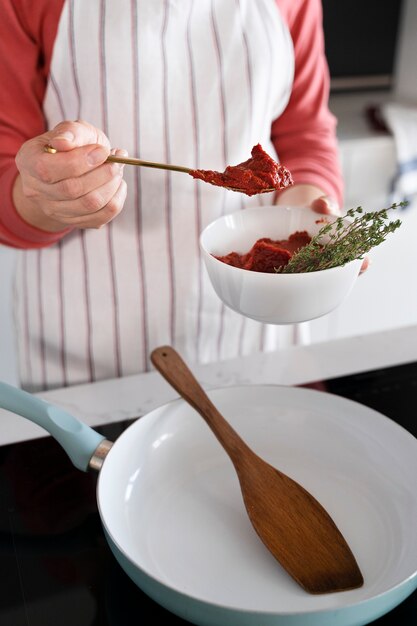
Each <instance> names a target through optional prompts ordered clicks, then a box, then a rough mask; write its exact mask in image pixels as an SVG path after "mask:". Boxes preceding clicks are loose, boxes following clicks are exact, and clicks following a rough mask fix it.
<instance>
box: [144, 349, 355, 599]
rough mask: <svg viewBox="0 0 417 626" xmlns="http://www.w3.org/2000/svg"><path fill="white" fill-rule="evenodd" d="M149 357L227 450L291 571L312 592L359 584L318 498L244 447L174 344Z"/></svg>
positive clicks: (259, 528)
mask: <svg viewBox="0 0 417 626" xmlns="http://www.w3.org/2000/svg"><path fill="white" fill-rule="evenodd" d="M151 361H152V363H153V365H154V366H155V367H156V369H157V370H158V371H159V372H160V373H161V374H162V376H163V377H164V378H165V379H166V380H167V381H168V382H169V383H170V385H171V386H172V387H173V388H174V389H175V390H176V391H177V392H178V393H179V394H180V395H181V396H182V398H184V400H186V402H188V404H190V405H191V406H192V407H193V408H194V409H195V410H196V411H197V412H198V413H199V414H200V415H201V416H202V417H203V418H204V420H205V421H206V423H207V425H208V426H209V427H210V428H211V430H212V431H213V433H214V434H215V436H216V437H217V439H218V440H219V442H220V443H221V445H222V446H223V448H224V450H225V451H226V452H227V454H228V456H229V457H230V460H231V461H232V463H233V465H234V468H235V470H236V472H237V476H238V479H239V482H240V488H241V491H242V496H243V500H244V504H245V507H246V510H247V513H248V515H249V519H250V521H251V523H252V525H253V527H254V529H255V531H256V532H257V534H258V535H259V537H260V539H261V540H262V541H263V543H264V544H265V546H266V547H267V548H268V550H269V551H270V552H271V553H272V554H273V556H274V557H275V558H276V559H277V560H278V561H279V563H280V564H281V565H282V566H283V568H284V569H285V570H286V571H287V572H288V573H289V574H290V576H292V578H293V579H294V580H295V581H296V582H297V583H298V584H299V585H300V586H301V587H303V588H304V589H305V591H307V592H309V593H312V594H323V593H332V592H336V591H345V590H348V589H355V588H357V587H360V586H362V585H363V582H364V581H363V577H362V574H361V571H360V569H359V567H358V564H357V562H356V559H355V557H354V556H353V554H352V552H351V550H350V548H349V546H348V544H347V542H346V540H345V539H344V537H343V535H342V534H341V532H340V531H339V529H338V528H337V526H336V524H335V523H334V521H333V520H332V518H331V517H330V515H329V514H328V513H327V511H326V510H325V509H324V508H323V507H322V506H321V504H320V503H319V502H318V501H317V500H316V499H315V498H314V497H313V496H312V495H311V494H310V493H309V492H308V491H306V490H305V489H304V488H303V487H302V486H301V485H300V484H298V483H297V482H295V481H294V480H292V479H291V478H290V477H289V476H287V475H286V474H283V473H282V472H281V471H279V470H278V469H275V468H274V467H273V466H272V465H270V464H269V463H267V462H266V461H264V460H263V459H261V458H260V457H259V456H258V455H257V454H256V453H255V452H254V451H253V450H251V448H249V447H248V445H247V444H246V443H245V442H244V441H243V440H242V439H241V438H240V436H239V435H238V434H237V432H236V431H235V430H234V429H233V428H232V427H231V426H230V424H229V423H228V422H227V421H226V419H225V418H224V417H223V416H222V415H221V414H220V413H219V411H218V410H217V408H216V407H215V406H214V404H213V403H212V402H211V400H210V399H209V397H208V396H207V394H206V393H205V391H204V390H203V388H202V387H201V385H200V384H199V383H198V382H197V380H196V378H195V377H194V375H193V374H192V372H191V371H190V370H189V368H188V366H187V365H186V364H185V362H184V361H183V360H182V358H181V357H180V355H179V354H178V353H177V352H176V351H175V350H174V349H173V348H171V347H170V346H162V347H159V348H156V349H155V350H153V352H152V353H151Z"/></svg>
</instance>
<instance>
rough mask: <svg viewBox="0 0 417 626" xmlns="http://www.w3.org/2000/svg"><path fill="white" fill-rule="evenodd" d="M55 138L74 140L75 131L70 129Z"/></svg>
mask: <svg viewBox="0 0 417 626" xmlns="http://www.w3.org/2000/svg"><path fill="white" fill-rule="evenodd" d="M55 139H65V141H74V133H71V132H70V131H69V130H66V131H65V132H63V133H61V134H60V135H57V136H56V137H55Z"/></svg>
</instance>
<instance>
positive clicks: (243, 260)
mask: <svg viewBox="0 0 417 626" xmlns="http://www.w3.org/2000/svg"><path fill="white" fill-rule="evenodd" d="M310 241H311V237H310V235H309V234H308V233H307V231H305V230H303V231H297V232H295V233H292V234H291V235H290V236H289V237H288V239H282V240H274V239H269V238H268V237H263V238H261V239H258V240H257V241H256V242H255V243H254V244H253V246H252V248H251V249H250V250H249V252H246V253H244V254H239V253H238V252H234V251H232V252H229V253H228V254H225V255H224V256H216V255H213V256H215V258H216V259H218V260H219V261H222V262H223V263H227V264H228V265H233V267H239V268H241V269H244V270H252V271H253V272H267V273H270V274H272V273H274V272H275V271H276V269H277V268H278V267H283V266H285V265H287V263H288V261H289V260H290V258H291V257H292V255H293V254H294V253H295V252H297V250H299V249H300V248H302V247H303V246H305V245H307V244H308V243H310Z"/></svg>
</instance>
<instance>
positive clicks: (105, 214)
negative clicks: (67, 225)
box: [72, 179, 127, 229]
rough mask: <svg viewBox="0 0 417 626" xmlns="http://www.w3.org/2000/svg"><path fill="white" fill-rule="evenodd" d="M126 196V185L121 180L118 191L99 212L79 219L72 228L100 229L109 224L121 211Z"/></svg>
mask: <svg viewBox="0 0 417 626" xmlns="http://www.w3.org/2000/svg"><path fill="white" fill-rule="evenodd" d="M126 195H127V185H126V181H125V180H123V179H122V180H121V182H120V185H119V187H118V189H117V190H116V192H115V194H114V195H113V197H112V198H111V200H110V201H109V202H108V203H107V204H106V206H104V207H103V208H102V209H101V210H100V211H97V212H96V213H94V214H93V215H85V216H83V217H81V218H80V219H79V220H78V221H77V222H76V223H73V224H72V225H73V226H77V227H78V228H83V229H85V228H101V227H102V226H104V225H105V224H108V223H109V222H111V221H112V220H113V219H114V218H115V217H116V216H117V215H119V213H120V212H121V211H122V209H123V206H124V203H125V200H126Z"/></svg>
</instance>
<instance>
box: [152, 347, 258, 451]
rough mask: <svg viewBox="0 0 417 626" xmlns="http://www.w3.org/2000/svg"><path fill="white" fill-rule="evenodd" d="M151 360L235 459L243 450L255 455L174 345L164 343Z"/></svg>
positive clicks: (155, 351) (153, 353)
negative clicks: (211, 398) (222, 413)
mask: <svg viewBox="0 0 417 626" xmlns="http://www.w3.org/2000/svg"><path fill="white" fill-rule="evenodd" d="M151 361H152V363H153V364H154V366H155V367H156V369H157V370H158V371H159V372H160V373H161V374H162V376H163V377H164V378H165V379H166V380H167V381H168V382H169V384H170V385H171V386H172V387H173V388H174V389H175V390H176V391H178V393H179V394H180V396H182V398H184V400H186V401H187V402H188V404H190V405H191V406H192V407H193V408H194V409H195V410H196V411H198V413H200V415H201V416H202V417H203V418H204V420H205V421H206V423H207V424H208V426H209V427H210V428H211V430H212V431H213V433H214V434H215V435H216V437H217V439H218V440H219V441H220V443H221V444H222V446H223V448H224V449H225V450H226V452H227V453H228V454H229V456H230V458H231V459H232V461H233V462H237V461H238V460H239V458H240V455H241V453H242V452H243V451H245V453H246V454H253V452H252V451H251V450H250V448H248V446H247V445H246V443H245V442H244V441H243V440H242V439H241V438H240V436H239V435H238V434H237V432H236V431H235V430H234V429H233V428H232V427H231V426H230V424H229V423H228V422H227V421H226V420H225V418H224V417H223V416H222V415H221V413H219V411H218V410H217V409H216V407H215V406H214V404H213V403H212V402H211V400H210V398H209V397H208V396H207V394H206V392H205V391H204V389H203V388H202V386H201V385H200V383H199V382H198V381H197V380H196V378H195V377H194V375H193V373H192V372H191V371H190V369H189V368H188V366H187V365H186V363H185V362H184V361H183V359H182V358H181V357H180V355H179V354H178V353H177V352H176V351H175V350H174V349H173V348H171V346H161V347H160V348H156V349H155V350H154V351H153V352H152V353H151Z"/></svg>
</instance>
